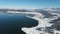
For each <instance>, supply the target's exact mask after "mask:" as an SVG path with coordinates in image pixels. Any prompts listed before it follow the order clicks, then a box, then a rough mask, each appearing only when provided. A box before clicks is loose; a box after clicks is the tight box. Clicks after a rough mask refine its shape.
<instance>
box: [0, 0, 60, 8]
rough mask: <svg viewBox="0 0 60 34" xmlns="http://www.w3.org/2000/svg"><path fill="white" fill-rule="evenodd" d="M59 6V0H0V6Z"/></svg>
mask: <svg viewBox="0 0 60 34" xmlns="http://www.w3.org/2000/svg"><path fill="white" fill-rule="evenodd" d="M55 7H60V0H0V8H14V9H39V8H55Z"/></svg>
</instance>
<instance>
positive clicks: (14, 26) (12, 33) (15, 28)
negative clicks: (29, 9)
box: [0, 13, 38, 34]
mask: <svg viewBox="0 0 60 34" xmlns="http://www.w3.org/2000/svg"><path fill="white" fill-rule="evenodd" d="M37 25H38V23H37V21H36V20H34V19H31V18H27V17H26V16H22V15H17V14H14V15H9V14H4V13H3V14H2V13H0V34H25V33H24V32H23V31H22V30H21V28H22V27H34V26H37Z"/></svg>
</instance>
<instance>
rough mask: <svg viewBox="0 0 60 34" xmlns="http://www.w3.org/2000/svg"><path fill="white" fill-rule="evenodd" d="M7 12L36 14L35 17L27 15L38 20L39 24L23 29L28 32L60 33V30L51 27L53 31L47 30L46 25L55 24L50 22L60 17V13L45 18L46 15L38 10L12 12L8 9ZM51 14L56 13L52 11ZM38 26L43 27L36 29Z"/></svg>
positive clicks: (31, 33) (36, 33) (40, 33)
mask: <svg viewBox="0 0 60 34" xmlns="http://www.w3.org/2000/svg"><path fill="white" fill-rule="evenodd" d="M7 13H21V14H35V16H33V17H31V16H28V15H26V17H28V18H32V19H35V20H37V21H38V26H36V27H31V28H27V27H23V28H22V31H24V32H25V33H26V34H57V33H58V34H60V31H58V30H55V29H51V30H52V33H48V32H46V27H50V26H51V25H53V24H52V23H49V22H50V21H52V20H55V19H58V17H60V14H57V16H53V17H51V18H44V16H45V15H43V14H42V13H38V12H13V11H11V12H10V11H8V12H7ZM51 14H52V15H55V13H51ZM37 28H41V29H40V30H36V29H37ZM48 31H49V30H48Z"/></svg>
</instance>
